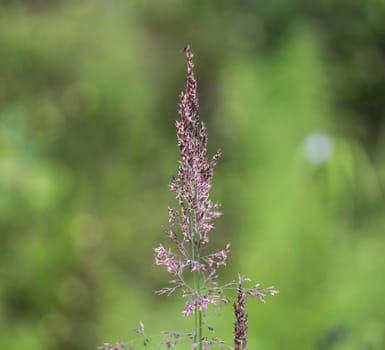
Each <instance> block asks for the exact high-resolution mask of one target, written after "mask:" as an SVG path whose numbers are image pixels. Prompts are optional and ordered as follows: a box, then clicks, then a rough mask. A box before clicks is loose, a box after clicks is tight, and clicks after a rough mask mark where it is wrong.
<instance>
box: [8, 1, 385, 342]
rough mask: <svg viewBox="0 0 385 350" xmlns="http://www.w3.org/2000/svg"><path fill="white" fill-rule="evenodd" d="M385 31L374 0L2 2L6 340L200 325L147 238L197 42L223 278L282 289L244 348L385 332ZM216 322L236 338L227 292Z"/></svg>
mask: <svg viewBox="0 0 385 350" xmlns="http://www.w3.org/2000/svg"><path fill="white" fill-rule="evenodd" d="M384 37H385V3H384V2H383V1H381V0H377V1H376V0H372V1H355V0H338V1H331V0H320V1H317V2H308V1H304V0H290V1H287V0H270V1H256V0H255V1H252V0H212V1H208V0H191V1H188V0H186V1H181V0H125V1H123V0H76V1H75V0H61V1H53V0H19V1H16V0H15V1H11V0H8V1H6V0H3V1H1V4H0V225H1V231H0V239H1V240H0V252H1V254H0V344H1V347H2V348H3V349H9V350H13V349H15V350H16V349H30V350H35V349H36V350H41V349H43V350H44V349H55V350H64V349H65V350H80V349H95V348H96V347H97V346H98V345H100V344H101V343H103V342H104V341H108V342H114V341H115V340H117V339H121V340H122V341H127V340H128V339H130V338H131V337H132V329H133V328H134V327H136V326H137V325H138V323H139V321H140V320H141V321H143V322H144V324H145V325H146V329H147V333H148V334H153V333H154V334H156V333H157V332H159V331H160V330H173V329H178V330H179V329H181V330H189V329H190V327H191V322H192V319H187V320H185V319H183V317H182V316H181V313H180V311H181V309H182V307H183V301H182V299H181V298H179V297H170V298H167V297H159V296H156V295H154V291H155V290H157V289H159V288H161V287H163V286H165V285H166V281H167V280H168V278H169V276H168V275H167V274H166V273H164V271H163V270H162V269H161V268H158V267H155V266H154V264H153V251H152V249H153V248H154V247H156V246H157V244H158V243H159V242H163V243H164V244H166V243H167V244H168V242H167V239H166V238H165V237H164V234H163V232H162V227H165V226H167V222H168V216H167V206H168V205H172V204H173V203H174V198H173V195H172V194H171V193H170V192H169V189H168V184H169V181H170V178H171V176H172V175H174V174H175V173H176V172H177V160H178V150H177V146H176V137H175V129H174V120H175V119H176V118H177V112H176V111H177V102H178V94H179V92H180V91H181V90H182V89H184V84H185V57H184V56H183V54H180V53H179V49H180V48H182V47H183V46H185V45H186V44H188V43H189V44H190V45H191V46H192V49H193V51H194V52H195V64H196V76H197V79H198V87H199V95H200V102H201V114H202V119H204V120H205V121H206V122H207V124H208V133H209V148H210V150H209V151H210V153H211V154H212V153H213V152H214V151H215V150H216V149H217V148H221V149H222V150H223V154H224V155H223V158H222V159H221V160H220V162H219V164H218V166H217V168H216V173H215V176H214V187H213V194H212V197H213V199H214V200H218V201H220V202H221V203H222V211H223V212H224V214H225V215H224V216H223V217H222V218H221V219H220V220H218V222H217V229H216V230H215V231H213V233H212V235H211V239H212V240H211V242H212V247H213V248H219V247H222V246H223V245H224V244H225V243H226V242H231V244H232V252H231V256H230V258H229V263H228V267H227V269H225V270H223V271H222V272H223V274H222V278H223V281H227V280H230V279H233V278H234V277H236V276H237V273H238V272H241V273H243V274H245V275H247V276H249V277H251V278H252V279H253V281H258V282H261V283H262V284H263V285H271V284H274V285H275V286H276V287H277V288H278V289H279V290H280V294H279V295H278V296H276V297H274V298H269V300H268V303H267V304H265V305H263V304H261V303H259V302H257V301H255V300H249V301H248V304H247V308H248V313H249V347H250V349H264V350H269V349H272V350H275V349H319V350H325V349H337V350H340V349H346V350H347V349H349V350H350V349H352V350H356V349H357V350H358V349H359V350H361V349H362V350H364V349H365V350H377V349H385V321H384V320H385V306H384V302H383V298H384V295H385V258H384V251H385V249H384V248H385V235H384V227H385V217H384V210H385V202H384V198H385V192H384V189H385V175H384V174H385V151H384V150H385V135H384V120H385V46H384ZM208 322H209V323H210V324H211V325H213V326H214V327H215V329H216V335H218V336H220V337H222V338H224V339H226V340H228V341H229V342H230V343H231V339H232V322H233V317H232V310H231V306H227V307H225V308H223V310H221V311H219V312H218V311H215V310H213V312H211V313H210V314H209V319H208ZM155 343H156V340H154V341H153V343H152V346H151V347H150V348H154V349H155ZM182 348H183V346H182ZM185 348H186V349H187V348H188V346H187V345H186V346H185Z"/></svg>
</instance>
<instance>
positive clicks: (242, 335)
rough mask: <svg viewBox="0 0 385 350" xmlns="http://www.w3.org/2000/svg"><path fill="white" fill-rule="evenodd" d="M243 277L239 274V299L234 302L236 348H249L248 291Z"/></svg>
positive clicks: (241, 349)
mask: <svg viewBox="0 0 385 350" xmlns="http://www.w3.org/2000/svg"><path fill="white" fill-rule="evenodd" d="M242 283H243V279H242V277H241V276H240V275H239V276H238V296H237V301H236V302H234V304H233V308H234V314H235V322H234V350H246V349H247V327H248V322H247V321H248V315H247V314H246V313H245V301H246V293H245V292H244V290H243V286H242Z"/></svg>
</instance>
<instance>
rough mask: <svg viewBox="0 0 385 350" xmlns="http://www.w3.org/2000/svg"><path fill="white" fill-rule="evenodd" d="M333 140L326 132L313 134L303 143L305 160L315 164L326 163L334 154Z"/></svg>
mask: <svg viewBox="0 0 385 350" xmlns="http://www.w3.org/2000/svg"><path fill="white" fill-rule="evenodd" d="M333 148H334V144H333V140H332V138H331V137H330V136H329V135H328V134H326V133H324V132H313V133H311V134H310V135H309V136H307V137H306V139H305V141H304V143H303V152H304V156H305V159H306V160H307V161H308V162H310V163H313V164H322V163H324V162H326V161H327V160H328V159H329V158H330V157H331V155H332V153H333Z"/></svg>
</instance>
